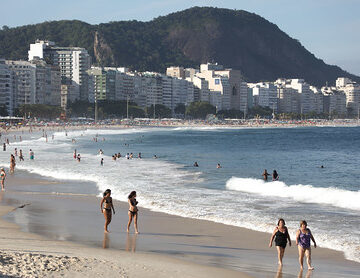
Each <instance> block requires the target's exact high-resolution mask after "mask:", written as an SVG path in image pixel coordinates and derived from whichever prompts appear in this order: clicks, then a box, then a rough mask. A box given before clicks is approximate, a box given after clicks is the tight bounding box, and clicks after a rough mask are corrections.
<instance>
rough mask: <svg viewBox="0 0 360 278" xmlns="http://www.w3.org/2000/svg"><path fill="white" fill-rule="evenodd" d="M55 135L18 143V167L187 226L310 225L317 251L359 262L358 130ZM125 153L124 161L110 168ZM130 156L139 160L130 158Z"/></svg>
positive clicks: (0, 159)
mask: <svg viewBox="0 0 360 278" xmlns="http://www.w3.org/2000/svg"><path fill="white" fill-rule="evenodd" d="M52 134H53V133H50V132H48V142H45V138H43V137H40V135H39V134H33V135H31V136H30V137H31V138H28V139H27V140H24V141H22V142H14V143H11V144H10V146H9V147H8V150H10V151H12V152H13V150H14V148H17V149H18V150H19V149H22V150H23V152H24V156H25V161H24V162H19V161H18V160H17V166H16V167H17V168H18V169H23V170H27V171H29V172H30V173H37V174H40V175H42V176H46V177H51V178H54V179H59V180H72V181H91V182H94V183H95V184H96V186H97V188H98V190H99V196H100V195H101V192H103V191H104V190H105V189H107V188H110V189H111V190H112V196H113V198H115V199H118V200H120V201H127V195H128V194H129V193H130V192H131V191H132V190H136V191H137V195H138V198H137V199H138V201H139V206H140V207H146V208H149V209H151V210H154V211H160V212H165V213H168V214H173V215H179V216H183V217H190V218H196V219H205V220H209V221H214V222H219V223H224V224H229V225H234V226H239V227H245V228H249V229H252V230H258V231H263V232H270V233H271V232H272V231H273V229H274V227H275V226H276V223H277V220H278V219H279V218H284V219H285V221H286V225H287V226H288V228H289V232H290V236H291V237H292V239H295V233H296V231H297V229H298V228H299V222H300V221H301V220H306V221H307V222H308V227H309V228H310V229H311V231H312V233H313V235H314V237H315V239H316V241H317V243H318V245H319V246H321V247H327V248H330V249H335V250H339V251H343V252H344V253H345V256H346V258H348V259H350V260H354V261H357V262H360V229H359V227H360V217H359V215H360V182H359V173H360V172H359V170H358V168H357V167H358V165H360V150H359V146H360V127H298V128H211V127H209V128H206V127H199V128H197V127H191V128H190V127H189V128H186V127H178V128H130V129H103V130H94V129H88V130H78V131H68V132H67V133H65V132H63V131H61V132H55V133H54V140H52V138H51V135H52ZM95 137H96V138H97V142H95V140H94V138H95ZM73 139H75V142H73ZM29 149H32V150H33V151H34V152H35V160H33V161H30V160H29V155H28V152H29ZM74 149H76V150H77V152H78V153H80V154H81V162H80V163H79V162H77V161H76V160H75V159H74V158H73V151H74ZM99 149H102V150H103V151H104V154H103V155H101V154H99V152H98V151H99ZM118 152H120V153H121V155H122V157H121V158H120V159H117V160H116V161H113V160H112V158H111V156H112V155H113V154H115V153H118ZM131 152H132V153H133V154H134V158H133V159H129V160H128V159H126V158H125V157H124V156H125V155H126V153H131ZM139 152H141V154H142V159H138V158H137V156H138V153H139ZM154 155H156V156H157V159H155V158H154ZM101 158H104V165H103V166H101V165H100V160H101ZM195 161H196V162H198V164H199V167H193V164H194V162H195ZM218 163H220V164H221V166H222V168H220V169H217V168H216V165H217V164H218ZM0 164H1V165H4V166H8V165H9V151H7V152H0ZM321 166H324V167H323V168H321ZM264 169H267V171H268V172H269V173H272V171H273V170H277V172H278V174H279V177H280V179H279V181H275V182H273V181H270V180H271V177H269V181H268V182H264V181H263V178H262V172H263V171H264ZM72 184H74V183H72ZM75 184H76V183H75ZM57 190H59V191H61V192H63V193H82V194H87V193H88V192H83V191H84V190H85V191H86V188H85V189H84V187H79V188H77V187H76V186H74V187H72V188H69V187H65V186H64V187H63V188H61V187H60V188H58V189H57ZM80 190H81V191H80ZM89 192H93V189H91V188H90V185H89ZM264 244H267V243H264Z"/></svg>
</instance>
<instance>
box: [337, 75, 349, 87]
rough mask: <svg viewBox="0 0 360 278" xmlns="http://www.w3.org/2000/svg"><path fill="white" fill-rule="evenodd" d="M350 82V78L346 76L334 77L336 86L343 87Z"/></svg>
mask: <svg viewBox="0 0 360 278" xmlns="http://www.w3.org/2000/svg"><path fill="white" fill-rule="evenodd" d="M350 83H352V81H351V79H349V78H347V77H339V78H338V79H336V88H342V87H345V86H346V85H347V84H350Z"/></svg>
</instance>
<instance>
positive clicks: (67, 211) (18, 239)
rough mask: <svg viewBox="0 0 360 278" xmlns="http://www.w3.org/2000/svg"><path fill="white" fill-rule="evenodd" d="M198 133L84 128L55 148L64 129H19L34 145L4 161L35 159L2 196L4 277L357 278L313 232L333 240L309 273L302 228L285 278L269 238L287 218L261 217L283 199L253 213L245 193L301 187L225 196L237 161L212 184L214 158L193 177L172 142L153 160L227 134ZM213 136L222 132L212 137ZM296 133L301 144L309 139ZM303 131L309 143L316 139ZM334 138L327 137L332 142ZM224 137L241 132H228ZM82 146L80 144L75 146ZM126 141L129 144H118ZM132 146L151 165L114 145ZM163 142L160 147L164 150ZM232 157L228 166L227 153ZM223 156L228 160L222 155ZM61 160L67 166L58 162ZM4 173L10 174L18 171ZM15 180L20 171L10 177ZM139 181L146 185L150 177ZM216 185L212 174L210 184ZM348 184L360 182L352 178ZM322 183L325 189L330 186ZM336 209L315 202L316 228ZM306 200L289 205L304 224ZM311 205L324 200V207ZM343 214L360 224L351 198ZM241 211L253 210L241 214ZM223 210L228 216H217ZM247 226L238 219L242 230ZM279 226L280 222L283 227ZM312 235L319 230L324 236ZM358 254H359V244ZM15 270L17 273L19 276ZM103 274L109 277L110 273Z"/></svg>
mask: <svg viewBox="0 0 360 278" xmlns="http://www.w3.org/2000/svg"><path fill="white" fill-rule="evenodd" d="M189 128H190V129H188V127H185V128H184V129H180V130H179V129H177V128H175V129H172V130H168V129H166V130H165V131H164V130H163V129H156V128H155V129H138V128H137V129H128V128H126V129H115V130H111V128H110V127H108V128H105V127H102V129H101V130H84V129H83V127H78V128H76V129H74V131H71V130H68V136H65V135H64V134H63V133H64V132H61V131H60V132H59V131H57V130H56V129H55V131H56V132H55V133H53V134H55V140H53V139H51V134H52V130H51V128H48V129H45V131H46V132H49V133H48V140H49V142H46V141H45V138H41V135H42V134H41V129H40V130H39V131H37V132H35V133H34V134H29V133H26V132H24V133H22V132H21V131H18V132H17V133H12V134H9V135H6V136H8V137H9V138H11V139H12V136H13V134H17V136H19V135H20V134H22V136H23V142H13V140H12V141H11V143H10V145H9V146H8V151H7V152H3V153H1V155H5V156H4V159H6V160H7V154H10V153H11V152H13V150H14V147H18V148H24V149H27V148H28V147H29V146H33V147H34V148H35V161H34V162H32V163H29V161H25V162H24V163H18V164H17V168H16V170H15V174H14V175H13V176H12V175H9V174H8V176H7V180H6V191H5V192H3V193H2V194H1V203H0V205H1V215H3V220H2V225H1V227H3V228H2V229H3V231H2V237H1V240H2V242H1V244H2V246H3V248H2V249H1V250H2V252H3V268H2V269H1V273H2V274H3V275H13V276H15V277H61V276H65V277H88V276H91V275H93V274H94V273H95V274H96V275H97V276H98V277H105V276H107V277H108V276H110V277H111V276H113V273H117V274H118V275H117V276H116V277H165V276H166V277H169V276H170V277H219V276H224V277H235V276H236V277H247V276H248V275H249V276H250V277H356V275H357V274H358V272H359V269H360V264H359V263H358V262H356V261H354V260H348V259H346V258H345V256H344V253H343V252H341V251H335V250H333V249H328V248H324V247H328V246H329V245H326V244H324V243H326V241H325V239H326V237H324V235H323V234H321V230H319V229H314V230H313V231H315V232H314V236H315V238H317V239H318V238H320V239H321V240H320V244H319V247H318V248H316V249H314V248H313V264H314V266H315V270H314V271H310V272H307V271H306V270H304V271H303V272H300V271H299V264H298V255H297V247H296V246H295V243H294V239H295V233H296V229H297V228H296V227H298V221H290V226H289V227H290V231H289V233H290V234H291V237H292V240H293V245H292V247H289V246H288V247H287V248H286V252H285V258H284V267H283V268H282V269H281V270H280V271H279V269H278V267H277V255H276V249H275V246H273V247H272V248H269V247H268V243H269V239H270V234H269V233H268V232H264V230H265V231H268V230H269V228H268V227H271V228H272V229H273V228H274V227H275V225H276V218H275V219H274V218H269V217H267V218H264V219H265V220H264V221H265V223H264V224H266V225H267V226H264V227H265V228H263V227H262V226H259V224H256V223H261V219H262V216H261V213H264V214H265V213H268V211H269V209H268V208H267V206H268V207H269V208H271V209H272V210H273V209H274V208H275V207H273V206H272V205H271V196H272V195H268V196H266V198H265V197H264V198H260V199H258V197H256V198H255V199H254V200H255V201H256V202H255V203H252V202H253V201H251V202H250V203H248V199H249V200H252V199H253V198H254V197H252V196H253V195H251V194H253V191H254V189H252V188H250V189H248V188H244V187H243V185H242V184H243V183H245V184H249V185H252V186H253V187H254V188H255V189H256V188H258V189H256V190H255V191H254V193H255V194H259V193H261V192H266V191H267V189H266V187H268V188H271V189H272V190H274V189H276V186H280V190H281V191H284V190H288V189H291V188H293V187H292V186H289V185H286V184H278V185H276V184H274V186H275V185H276V186H275V187H274V186H272V185H271V187H270V184H268V185H266V184H262V183H260V182H259V181H258V180H256V179H243V178H231V179H229V180H228V181H227V183H226V188H225V189H223V188H220V189H221V190H219V188H216V186H217V185H218V184H221V183H222V182H223V181H222V180H223V179H224V178H227V177H228V176H229V175H230V177H231V174H232V173H231V172H229V170H227V169H228V168H229V166H228V165H227V164H226V163H223V164H224V169H222V170H221V171H222V172H219V174H216V176H209V175H210V174H211V172H212V171H210V172H209V174H208V173H207V172H206V168H209V167H210V168H211V167H212V163H213V162H211V161H209V159H208V158H207V157H203V158H201V157H199V163H200V167H203V168H200V169H204V168H205V170H202V173H201V175H200V173H199V172H198V171H195V172H194V171H193V170H192V169H189V168H186V167H187V166H184V167H183V168H179V166H178V165H177V164H174V162H173V161H171V157H172V154H171V152H169V151H167V149H166V148H164V146H165V145H166V144H169V148H173V147H172V146H171V144H170V143H164V142H160V145H162V147H161V148H162V149H161V152H163V153H162V156H163V157H161V156H160V159H158V160H153V159H149V156H151V154H152V153H154V151H155V150H158V151H160V149H159V142H158V140H159V139H161V138H168V139H165V140H170V138H172V137H169V135H171V134H174V136H175V137H176V138H178V140H179V142H181V140H182V139H181V136H185V135H186V134H188V133H189V134H190V135H192V136H193V137H194V138H196V137H199V136H200V137H199V138H203V136H204V134H207V136H210V135H211V136H217V137H219V136H220V135H219V131H218V130H217V129H212V127H206V128H205V130H204V129H202V128H201V127H200V129H199V127H189ZM194 128H195V131H193V129H194ZM207 128H210V132H208V131H207ZM198 130H200V131H198ZM213 130H214V132H213ZM98 132H99V137H98V138H99V140H98V141H99V142H96V143H95V142H93V143H91V144H90V142H91V141H93V138H94V136H98V135H97V133H98ZM206 132H207V133H206ZM229 132H232V131H229ZM234 132H235V131H234ZM254 132H255V133H254ZM254 132H253V131H252V132H251V133H254V134H256V133H257V132H258V131H256V130H255V131H254ZM261 132H262V133H261V134H262V135H261V136H265V137H266V136H267V135H266V134H267V133H271V136H274V135H273V132H271V131H266V130H265V131H261ZM294 132H295V134H296V136H298V130H294ZM301 132H303V133H305V134H306V132H308V130H304V131H303V130H301ZM326 132H327V131H326V130H325V134H326ZM247 133H248V132H246V134H247ZM230 134H233V133H230ZM340 134H341V136H344V134H345V133H343V132H342V131H340ZM235 135H236V133H235ZM243 135H245V133H244V134H243ZM243 135H242V136H243ZM103 136H104V137H103ZM114 136H115V137H114ZM154 136H155V137H154ZM159 136H160V137H159ZM186 136H187V135H186ZM224 136H229V134H228V133H224ZM279 136H283V135H282V134H280V135H279ZM175 137H174V138H175ZM74 138H75V139H76V143H73V142H72V143H70V142H71V140H72V139H74ZM103 138H106V141H103V140H105V139H103ZM114 138H115V139H116V138H122V139H121V140H120V141H119V139H116V140H117V141H114ZM57 140H58V141H57ZM151 140H154V141H151ZM161 140H163V139H161ZM194 140H195V139H194ZM216 140H218V139H216ZM69 141H70V142H69ZM89 141H90V142H89ZM68 142H69V143H68ZM124 142H128V143H129V144H130V145H131V146H135V147H136V149H138V148H140V147H141V146H145V147H146V150H147V151H146V150H145V151H144V152H143V155H144V156H145V159H142V160H135V159H134V160H129V161H127V160H125V159H122V160H119V161H116V162H114V161H111V156H110V155H109V152H108V150H109V148H112V149H114V147H112V145H113V144H114V143H116V144H117V146H120V145H119V144H122V145H123V144H124ZM153 142H157V143H156V144H155V148H154V147H153V144H154V143H153ZM166 142H169V141H166ZM128 143H126V144H128ZM89 144H90V145H89ZM106 144H109V145H106ZM84 146H87V147H86V148H85V147H84ZM103 146H105V151H106V152H107V154H108V155H106V156H103V157H105V166H106V167H104V168H98V167H96V168H94V170H95V172H94V171H93V170H92V168H90V167H93V166H92V165H97V163H99V156H98V155H92V154H91V153H93V152H96V151H97V149H98V148H99V147H103ZM106 146H108V147H106ZM74 147H76V148H80V151H81V153H82V162H81V163H77V162H75V161H73V159H72V150H73V148H74ZM135 147H134V148H135ZM118 148H119V147H116V148H115V149H118ZM121 148H124V147H121ZM141 150H142V151H143V149H141ZM230 151H231V150H230ZM165 152H169V154H168V157H166V156H165V157H164V154H165ZM222 152H224V154H225V155H226V156H228V154H227V153H226V151H223V150H222ZM175 153H178V152H177V151H176V152H175ZM214 155H215V156H216V157H221V156H220V154H219V155H217V153H214ZM243 155H244V154H243ZM26 156H27V153H26ZM67 156H69V158H67ZM164 159H165V160H164ZM169 159H170V161H169ZM177 159H181V160H184V159H186V155H181V156H179V158H177ZM307 159H308V158H307ZM6 160H4V161H6ZM26 160H27V157H26ZM57 160H58V162H60V163H57ZM207 161H209V162H207ZM249 161H251V158H250V157H249ZM170 162H171V163H170ZM175 162H176V161H175ZM189 162H190V161H189ZM216 162H217V161H216ZM206 163H208V165H207V164H206ZM334 163H338V162H337V161H334ZM3 165H4V166H6V167H7V166H8V164H7V163H6V164H3ZM66 166H68V167H66ZM326 166H327V167H330V166H331V165H330V164H329V165H326ZM64 167H65V168H64ZM119 167H120V168H119ZM163 169H164V170H165V171H164V170H163ZM97 170H99V172H97ZM219 171H220V170H219ZM329 171H331V168H330V169H329ZM6 172H7V173H8V170H7V169H6ZM139 172H141V173H142V175H143V176H140V175H139ZM284 172H285V170H284V169H283V171H282V173H284ZM112 173H115V174H117V176H114V175H112ZM220 173H221V175H220ZM326 173H327V172H326ZM80 174H81V175H80ZM204 175H207V176H206V179H204ZM211 175H213V174H211ZM124 177H126V178H127V179H124ZM174 177H176V178H174ZM114 179H119V181H117V180H114ZM212 179H213V181H212V182H211V183H209V182H208V184H205V185H206V186H205V187H203V188H202V189H201V190H200V191H199V190H198V186H200V188H201V186H204V185H202V184H203V183H204V180H205V181H206V180H212ZM310 179H313V177H310ZM348 180H349V181H350V182H351V181H352V180H351V179H350V178H349V179H348ZM119 182H120V183H119ZM318 182H319V183H320V185H321V180H320V179H319V180H318ZM149 183H153V184H154V185H153V186H154V187H150V186H149ZM193 183H194V184H193ZM134 184H136V187H137V188H136V189H137V190H138V191H139V192H140V195H139V201H140V204H139V205H140V212H139V229H140V234H139V235H135V234H134V230H133V227H131V233H130V234H127V233H126V223H127V218H128V215H127V212H128V205H127V203H125V202H124V201H125V200H126V195H125V193H124V192H129V190H130V188H134ZM197 184H199V185H197ZM121 186H123V187H124V188H121ZM239 186H240V187H239ZM106 187H109V188H113V189H114V190H113V192H114V199H115V200H114V206H115V210H116V215H114V216H113V221H112V223H111V224H110V231H111V233H110V234H108V235H107V234H105V235H104V233H103V225H104V217H103V215H102V214H101V212H100V198H99V196H100V194H101V192H102V191H103V190H104V188H106ZM212 187H214V188H212ZM232 188H234V189H232ZM295 188H296V187H295ZM299 188H303V186H300V187H299ZM214 189H215V190H214ZM156 190H157V191H159V192H156ZM164 190H165V191H164ZM239 190H241V191H244V190H245V192H246V193H245V195H244V194H242V195H239V194H238V193H237V192H238V191H239ZM259 190H261V192H260V191H259ZM307 190H310V191H309V192H313V193H316V192H317V191H316V190H318V189H317V188H312V187H307ZM322 190H324V189H322ZM258 191H259V192H258ZM160 192H162V193H160ZM247 192H248V193H247ZM324 193H325V191H321V192H320V194H319V196H318V197H320V195H321V194H322V195H324ZM162 194H167V196H166V197H165V196H162ZM187 194H190V195H189V196H192V198H193V200H194V202H190V203H188V199H187ZM224 194H225V195H224ZM262 194H263V193H262ZM276 194H280V193H278V192H276ZM286 194H287V195H286V197H287V198H293V195H292V192H291V191H289V192H287V193H286ZM296 194H297V195H298V193H296ZM326 194H328V193H326ZM334 194H335V195H338V196H341V195H343V194H348V192H343V191H337V192H335V193H334ZM355 194H356V193H355ZM222 195H223V197H222ZM335 195H334V196H335ZM344 196H345V195H344ZM346 196H349V195H346ZM164 197H165V198H164ZM235 198H240V199H238V200H236V202H231V203H228V202H227V200H231V199H235ZM269 198H270V199H269ZM176 199H177V200H176ZM355 199H356V198H355ZM334 200H335V199H334V197H331V198H330V199H329V200H327V199H322V200H321V202H322V203H319V204H317V203H315V204H316V205H315V204H312V203H310V204H307V206H309V208H310V209H312V210H314V213H315V211H316V210H319V208H321V210H322V211H319V212H318V214H314V216H313V217H315V218H316V217H318V216H321V219H319V220H318V222H316V225H319V224H321V223H326V217H329V216H327V215H330V216H331V214H334V213H335V210H334V209H333V208H331V207H329V204H331V203H330V201H331V202H334ZM219 201H220V203H219ZM295 201H296V202H299V201H300V202H301V203H299V205H298V207H297V206H296V207H295V206H294V203H291V202H289V205H291V206H292V208H291V209H290V210H289V213H288V215H296V214H297V213H299V212H300V211H301V208H302V206H304V205H305V204H306V203H302V202H304V201H306V200H304V199H299V200H295ZM310 201H311V202H317V200H316V199H311V200H310ZM324 202H325V206H323V203H324ZM242 203H243V205H241V204H242ZM225 204H231V206H233V207H227V206H226V205H225ZM336 205H337V213H338V214H339V213H341V214H344V215H347V216H346V217H345V218H344V219H347V220H349V221H350V222H352V223H353V225H355V226H356V225H357V224H356V223H358V220H357V217H356V213H354V212H356V209H358V208H357V204H356V200H355V201H354V202H353V200H351V199H349V197H347V202H346V203H343V202H342V201H341V202H339V203H338V204H336ZM143 206H144V207H143ZM145 207H147V208H145ZM251 207H253V208H251ZM286 209H287V210H288V208H286ZM348 209H350V211H349V212H348ZM237 210H244V212H243V213H240V214H239V213H238V212H236V211H237ZM247 210H248V211H249V212H248V218H249V219H251V218H252V219H253V220H251V221H248V222H246V221H247V213H246V211H247ZM281 210H282V209H281V207H280V211H281ZM353 210H355V211H354V212H353ZM256 211H259V213H260V214H257V213H256ZM333 211H334V212H333ZM213 212H217V213H218V214H217V215H215V214H213ZM219 213H220V214H219ZM235 213H236V214H235ZM254 213H255V214H254ZM329 213H331V214H329ZM275 214H277V212H276V211H275ZM215 216H216V217H215ZM270 216H271V215H270ZM322 217H324V219H322ZM331 217H332V216H331ZM236 218H238V219H237V220H236V221H234V219H236ZM315 218H314V219H313V220H312V225H314V224H313V223H314V220H315ZM267 219H273V221H271V222H273V224H271V222H269V220H267ZM286 220H288V219H286ZM290 220H291V219H290ZM242 221H243V222H244V224H245V225H244V224H242V223H241V222H242ZM259 221H260V222H259ZM227 223H228V224H227ZM252 223H254V224H252ZM229 224H230V225H229ZM244 226H245V227H246V228H244ZM310 228H311V229H312V226H310ZM315 228H318V227H315ZM355 232H356V231H355ZM355 240H356V234H355ZM355 242H356V241H355ZM330 246H331V245H330ZM354 247H355V249H354V250H356V246H354ZM341 250H343V249H341ZM349 254H352V253H348V254H347V256H349ZM14 262H15V265H17V267H14ZM100 265H109V267H108V268H103V267H100ZM82 275H83V276H82Z"/></svg>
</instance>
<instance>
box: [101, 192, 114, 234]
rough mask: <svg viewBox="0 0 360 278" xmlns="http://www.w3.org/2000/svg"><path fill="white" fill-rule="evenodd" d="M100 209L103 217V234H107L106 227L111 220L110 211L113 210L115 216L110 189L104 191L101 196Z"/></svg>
mask: <svg viewBox="0 0 360 278" xmlns="http://www.w3.org/2000/svg"><path fill="white" fill-rule="evenodd" d="M103 205H104V207H103ZM100 209H101V212H102V213H103V214H104V217H105V225H104V232H105V233H109V230H108V226H109V224H110V222H111V218H112V214H111V209H112V210H113V212H114V214H115V209H114V205H113V202H112V198H111V190H110V189H106V190H105V192H104V194H103V198H102V200H101V203H100Z"/></svg>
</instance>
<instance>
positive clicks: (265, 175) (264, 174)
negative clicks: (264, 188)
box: [262, 169, 270, 181]
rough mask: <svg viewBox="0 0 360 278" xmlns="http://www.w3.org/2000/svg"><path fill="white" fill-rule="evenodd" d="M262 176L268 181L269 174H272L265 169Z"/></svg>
mask: <svg viewBox="0 0 360 278" xmlns="http://www.w3.org/2000/svg"><path fill="white" fill-rule="evenodd" d="M262 176H263V177H264V181H267V179H268V176H270V174H269V173H268V171H267V170H266V169H265V170H264V173H262Z"/></svg>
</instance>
